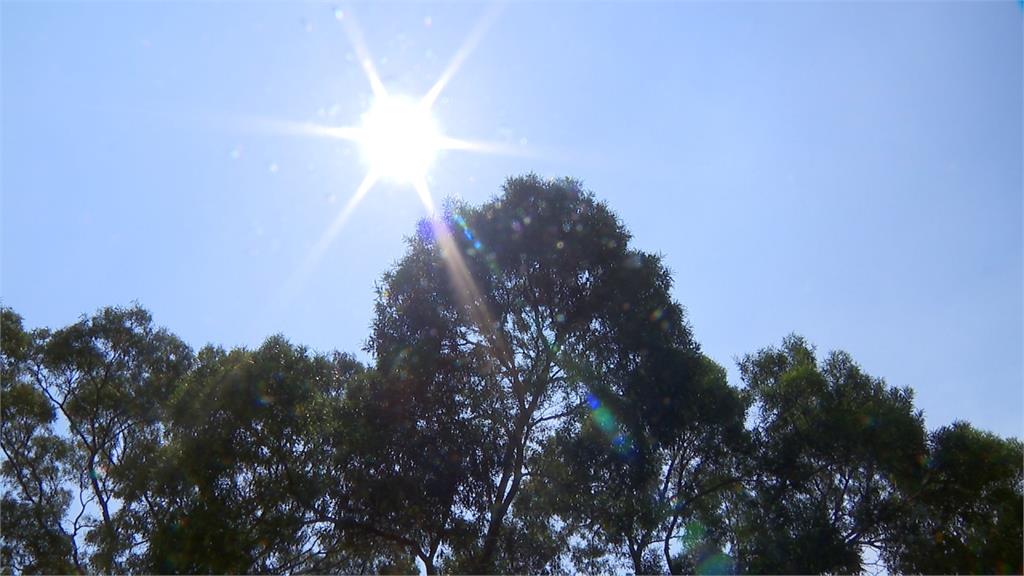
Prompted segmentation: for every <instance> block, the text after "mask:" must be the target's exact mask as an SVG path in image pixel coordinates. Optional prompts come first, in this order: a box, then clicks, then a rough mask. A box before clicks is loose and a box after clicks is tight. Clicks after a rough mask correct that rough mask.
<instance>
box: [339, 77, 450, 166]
mask: <svg viewBox="0 0 1024 576" xmlns="http://www.w3.org/2000/svg"><path fill="white" fill-rule="evenodd" d="M359 132H360V135H359V137H358V141H359V144H360V147H361V148H362V153H363V159H364V160H365V161H366V163H367V164H368V165H369V168H370V171H372V172H373V173H375V174H377V175H378V176H379V177H381V178H386V179H389V180H393V181H396V182H402V183H415V182H420V181H423V179H424V178H426V175H427V172H428V171H429V170H430V166H431V165H432V164H433V162H434V158H435V157H436V156H437V153H438V151H439V150H440V148H441V144H442V140H441V132H440V130H439V129H438V126H437V122H436V121H435V120H434V117H433V115H432V114H431V113H430V108H429V106H427V105H425V104H424V103H423V102H422V101H418V100H413V99H411V98H407V97H404V96H391V95H388V94H382V95H380V96H378V97H377V98H375V100H374V103H373V106H371V107H370V110H369V111H368V112H367V113H366V114H364V115H363V124H362V126H361V127H360V130H359Z"/></svg>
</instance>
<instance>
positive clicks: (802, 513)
mask: <svg viewBox="0 0 1024 576" xmlns="http://www.w3.org/2000/svg"><path fill="white" fill-rule="evenodd" d="M407 243H408V247H407V250H406V253H405V255H404V257H403V258H402V259H401V260H400V261H399V262H398V263H397V264H395V265H394V266H393V267H392V268H391V269H390V270H388V271H387V272H386V273H385V274H384V276H383V278H382V279H381V281H380V283H379V284H378V287H377V298H376V304H375V318H374V321H373V325H372V327H371V330H370V333H369V334H368V338H367V346H366V351H367V352H368V353H369V354H370V356H371V358H372V360H371V362H370V363H369V364H368V365H364V364H362V363H361V362H359V361H358V360H356V358H355V357H354V356H352V355H350V354H345V353H340V352H330V353H321V352H316V351H312V350H309V349H307V348H305V347H303V346H301V345H297V344H293V343H291V342H289V341H288V340H287V339H286V338H285V337H283V336H280V335H277V336H272V337H270V338H268V339H267V340H266V341H265V342H264V343H263V344H262V345H261V346H259V347H258V348H255V349H247V348H236V349H232V350H225V349H223V348H220V347H217V346H206V347H204V348H202V349H199V350H198V351H196V350H193V349H192V348H190V347H189V346H188V345H186V344H185V343H184V342H183V341H182V340H181V339H179V338H177V337H176V336H174V335H173V334H171V333H169V332H168V331H166V330H164V329H162V328H159V327H158V326H156V325H155V324H154V322H153V319H152V318H151V316H150V314H149V313H148V312H147V311H146V310H144V309H143V308H141V307H140V306H138V305H133V306H130V307H111V308H104V309H101V310H99V311H98V312H96V313H95V314H93V315H90V316H83V317H82V318H81V319H80V320H79V321H77V322H75V323H73V324H71V325H69V326H67V327H63V328H59V329H55V330H50V329H36V330H26V328H25V327H24V326H23V322H22V319H21V317H20V316H19V315H18V314H17V313H16V312H15V311H13V310H11V309H9V308H3V310H2V327H0V341H2V358H0V370H2V373H0V381H2V395H3V397H2V403H0V405H2V427H0V447H2V451H3V463H2V467H0V480H2V485H3V501H2V505H3V510H2V514H3V516H2V521H3V534H2V542H0V564H2V568H3V570H4V571H5V572H11V573H74V572H120V573H257V572H258V573H285V572H288V573H291V572H307V573H327V572H344V573H370V572H373V573H412V572H418V571H421V570H422V571H425V572H427V573H554V572H559V573H561V572H567V571H570V570H572V571H584V572H632V573H672V574H679V573H702V574H708V573H733V572H744V573H811V572H815V573H834V572H860V571H863V570H864V569H865V568H866V565H865V562H866V560H865V559H866V558H868V557H869V556H870V557H878V558H881V559H882V561H884V563H885V565H886V566H887V567H888V569H889V570H891V571H896V572H954V571H955V572H987V573H1020V572H1021V571H1022V560H1021V557H1022V554H1024V550H1022V515H1024V449H1022V444H1021V442H1020V441H1019V440H1017V439H1003V438H999V437H997V436H994V435H992V434H989V433H986V432H983V431H979V430H977V429H975V428H973V427H972V426H970V425H969V424H967V423H964V422H958V423H955V424H953V425H950V426H947V427H944V428H940V429H938V430H934V431H932V432H930V433H929V432H928V431H927V430H926V428H925V424H924V417H923V414H921V412H920V411H919V410H917V409H916V408H915V407H914V404H913V393H912V391H911V389H910V388H908V387H902V388H898V387H893V386H890V385H889V384H887V383H886V382H885V381H884V380H882V379H880V378H877V377H874V376H871V375H869V374H867V373H866V372H865V371H864V370H863V369H862V368H861V367H860V366H859V365H858V364H857V363H856V362H855V361H854V360H853V358H851V357H850V355H849V354H846V353H844V352H839V351H836V352H831V353H829V354H826V355H823V356H819V355H818V353H817V351H816V350H815V348H814V347H813V345H811V344H810V343H809V342H807V341H806V340H804V339H803V338H800V337H798V336H795V335H793V336H789V337H787V338H785V339H784V340H783V341H782V342H781V345H779V346H777V347H774V346H773V347H768V348H765V349H763V350H760V351H757V352H755V353H752V354H748V355H746V356H743V357H742V358H741V359H740V360H739V369H740V374H741V382H739V383H735V384H732V383H730V382H729V381H728V377H727V372H726V370H725V368H724V367H723V366H721V365H720V364H718V363H716V362H715V361H714V360H712V359H711V358H709V357H708V356H706V355H705V354H704V353H703V352H702V350H701V347H700V345H699V343H698V341H697V338H696V336H695V334H694V331H693V329H692V328H691V326H690V324H689V323H688V321H687V318H686V312H685V309H684V308H683V307H682V306H681V305H680V304H679V303H678V302H676V301H675V300H674V298H673V296H672V290H673V277H672V275H671V274H670V272H669V271H668V270H667V269H666V267H665V266H664V264H663V263H662V260H661V258H660V257H659V256H658V255H656V254H650V253H647V252H644V251H641V250H638V249H636V248H635V247H634V245H633V243H632V241H631V236H630V234H629V232H628V231H627V230H626V228H625V226H624V225H623V224H622V223H621V222H620V221H619V219H618V218H617V217H616V215H615V214H614V213H613V212H612V211H611V210H610V208H609V207H608V206H606V205H605V204H604V203H602V202H600V201H598V200H596V199H595V197H594V196H593V195H592V194H591V193H589V192H587V191H585V190H584V189H583V188H582V186H581V185H580V184H579V183H578V182H576V181H573V180H568V179H563V180H543V179H540V178H538V177H535V176H525V177H519V178H513V179H510V180H509V181H508V182H507V184H506V185H505V187H504V190H503V192H502V194H500V195H499V196H497V197H495V198H494V199H493V200H491V201H490V202H487V203H485V204H483V205H481V206H470V205H466V204H462V203H456V202H452V203H450V204H449V205H447V207H446V209H445V210H444V211H443V212H442V213H441V214H440V215H438V216H436V217H434V218H432V219H428V220H424V221H423V222H422V223H421V224H420V225H419V227H418V228H417V230H416V231H415V232H414V233H413V234H412V235H411V236H410V237H409V238H408V241H407ZM683 281H685V279H683ZM871 550H873V551H874V552H873V553H871V552H870V551H871Z"/></svg>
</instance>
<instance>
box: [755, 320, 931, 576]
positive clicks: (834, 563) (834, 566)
mask: <svg viewBox="0 0 1024 576" xmlns="http://www.w3.org/2000/svg"><path fill="white" fill-rule="evenodd" d="M740 369H741V373H742V375H743V379H744V380H745V382H746V383H747V386H748V389H749V391H750V393H751V395H752V396H753V399H754V408H755V410H756V414H757V417H758V421H757V424H756V426H755V428H754V438H755V441H756V443H757V448H758V454H757V455H756V457H755V460H754V461H753V462H752V464H753V467H754V468H753V469H754V475H753V477H752V479H751V482H750V483H749V486H750V495H749V496H750V497H749V499H748V500H747V501H746V502H745V503H744V505H743V510H742V514H743V515H744V517H745V520H744V522H743V526H742V528H740V533H739V534H738V535H737V541H738V544H739V545H738V550H737V553H738V555H739V559H740V561H741V567H742V569H744V570H745V571H749V572H755V573H764V572H772V573H812V572H813V573H819V572H848V573H852V572H860V571H861V570H862V549H863V548H864V547H865V546H871V547H874V548H876V549H881V548H882V546H883V545H884V537H885V529H886V527H887V526H888V525H890V524H891V523H892V522H894V521H896V520H897V519H898V517H899V515H900V514H902V513H903V509H904V506H903V501H902V496H901V493H900V488H901V487H902V486H905V485H909V483H910V482H912V480H913V478H914V474H915V471H916V469H917V463H918V461H919V458H921V456H922V455H923V454H924V453H925V452H926V447H925V432H924V426H923V422H922V417H921V414H920V413H919V412H916V411H915V410H914V407H913V395H912V392H911V391H910V390H909V389H907V388H902V389H901V388H893V387H890V386H888V385H886V384H885V382H884V381H882V380H880V379H877V378H873V377H871V376H869V375H867V374H865V373H864V372H862V371H861V370H860V368H859V367H858V366H857V365H856V364H855V363H854V362H853V360H852V359H851V358H850V356H849V355H848V354H846V353H844V352H833V353H831V354H830V355H828V356H827V357H826V358H825V359H824V360H823V361H821V362H818V360H817V359H816V357H815V352H814V349H813V348H812V347H811V346H810V345H809V344H808V343H807V342H806V341H805V340H803V339H802V338H799V337H796V336H790V337H788V338H786V339H785V340H784V341H783V344H782V347H781V348H767V349H765V350H762V351H760V352H759V353H757V354H755V355H748V356H746V357H745V358H744V359H743V360H742V361H741V362H740Z"/></svg>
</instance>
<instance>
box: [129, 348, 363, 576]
mask: <svg viewBox="0 0 1024 576" xmlns="http://www.w3.org/2000/svg"><path fill="white" fill-rule="evenodd" d="M197 360H198V361H197V363H196V366H195V368H194V369H193V370H192V372H191V373H190V375H189V377H188V378H186V379H185V380H184V381H182V383H181V384H180V386H179V387H178V388H177V389H176V390H175V391H174V394H173V396H172V397H171V398H170V402H169V405H170V408H169V414H170V418H169V419H168V423H167V424H168V439H169V442H168V444H167V445H166V446H165V449H164V450H163V451H162V452H161V453H160V454H159V456H158V458H156V459H155V460H157V461H158V462H159V464H158V465H155V466H152V467H150V468H149V471H150V472H151V473H150V474H147V478H146V482H145V485H146V488H145V489H146V491H147V492H149V493H150V494H151V495H152V496H151V500H152V501H154V502H155V503H157V505H155V506H154V512H155V513H156V522H155V525H154V528H153V538H152V541H151V543H150V546H149V548H148V550H147V554H146V557H145V561H144V563H143V564H142V565H141V566H140V567H139V568H140V570H141V571H144V572H161V573H168V572H179V573H198V572H235V573H252V572H296V571H313V572H327V571H346V572H348V571H351V572H365V571H369V570H371V569H372V568H374V565H373V564H360V563H359V562H358V558H355V559H354V558H353V556H358V554H350V553H349V551H348V550H347V549H345V547H344V544H343V542H342V541H341V540H340V538H339V531H338V530H337V529H336V528H337V527H336V525H335V524H336V523H335V520H334V516H333V515H332V511H331V502H330V499H331V494H332V493H333V492H336V491H337V489H338V487H344V486H345V485H346V479H345V476H344V470H338V469H337V468H336V466H335V458H334V457H333V455H334V454H335V453H336V452H338V451H340V450H342V449H343V447H344V443H345V440H346V439H345V438H344V437H340V436H339V432H341V429H340V428H339V427H338V424H339V423H340V412H339V409H338V408H339V406H340V401H341V398H342V396H343V395H344V392H345V387H346V386H347V384H348V382H349V381H350V380H351V379H352V378H354V377H356V376H357V375H358V374H359V373H360V372H361V371H362V367H361V365H360V364H359V363H358V362H356V361H355V360H354V359H353V358H351V357H350V356H347V355H341V354H334V355H321V354H312V353H310V352H309V351H308V350H306V349H305V348H302V347H298V346H293V345H292V344H290V343H289V342H288V341H287V340H285V339H284V338H283V337H281V336H275V337H271V338H269V339H267V340H266V342H264V344H263V345H262V346H260V347H259V348H258V349H256V350H252V351H250V350H245V349H236V350H232V351H230V352H225V351H224V350H222V349H219V348H214V347H206V348H204V349H203V350H201V351H200V353H199V355H198V359H197Z"/></svg>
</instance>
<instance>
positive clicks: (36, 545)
mask: <svg viewBox="0 0 1024 576" xmlns="http://www.w3.org/2000/svg"><path fill="white" fill-rule="evenodd" d="M0 322H2V324H0V335H2V340H0V346H2V349H0V386H2V394H3V397H2V401H0V448H2V450H3V455H4V462H3V467H2V478H3V488H4V492H3V502H2V514H3V530H2V532H3V544H2V546H0V565H2V567H3V568H4V569H6V570H10V571H17V572H27V573H50V574H62V573H70V572H79V571H81V570H82V569H83V566H82V564H81V560H80V557H79V555H78V553H77V550H76V549H75V540H74V537H75V533H74V532H73V531H72V532H70V533H69V532H68V531H66V530H64V528H63V525H62V520H63V518H64V516H65V515H66V514H67V513H68V510H69V505H70V502H71V490H69V488H68V486H67V485H66V484H67V482H68V480H69V478H68V477H67V473H68V470H67V467H66V463H67V462H68V459H69V456H70V453H71V446H70V445H69V443H68V442H67V441H66V440H65V439H63V438H61V437H60V436H58V435H57V434H56V433H55V432H54V429H53V423H54V421H55V420H56V413H55V410H54V407H53V406H52V405H51V404H50V401H49V400H48V399H47V397H46V396H45V395H44V394H43V392H41V391H40V390H39V389H37V388H36V387H35V386H34V385H33V383H32V381H31V376H30V374H29V368H28V362H29V359H30V358H31V355H32V351H33V338H32V335H30V334H28V333H26V332H25V330H24V329H23V327H22V320H21V317H20V316H18V315H17V314H15V313H14V312H13V311H11V310H10V309H7V308H4V309H2V310H0ZM77 527H78V523H77V522H76V528H77Z"/></svg>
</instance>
